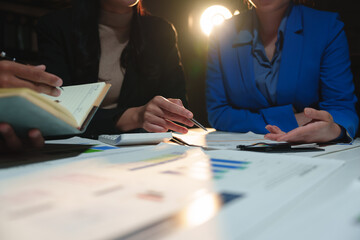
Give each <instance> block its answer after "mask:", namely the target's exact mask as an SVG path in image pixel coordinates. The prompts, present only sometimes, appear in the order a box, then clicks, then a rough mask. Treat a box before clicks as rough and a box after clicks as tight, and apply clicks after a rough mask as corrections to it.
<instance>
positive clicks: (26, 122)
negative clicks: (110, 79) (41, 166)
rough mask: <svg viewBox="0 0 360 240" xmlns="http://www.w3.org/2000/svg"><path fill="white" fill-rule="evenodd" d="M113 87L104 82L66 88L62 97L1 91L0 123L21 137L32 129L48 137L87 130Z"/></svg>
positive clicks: (26, 90) (31, 92)
mask: <svg viewBox="0 0 360 240" xmlns="http://www.w3.org/2000/svg"><path fill="white" fill-rule="evenodd" d="M109 88H110V84H105V83H104V82H98V83H89V84H82V85H75V86H67V87H63V89H64V90H63V91H62V93H61V95H60V96H59V97H51V96H48V95H45V94H39V93H37V92H35V91H32V90H30V89H25V88H4V89H0V109H1V114H0V122H5V123H9V124H10V125H11V126H12V127H13V128H14V130H15V132H16V133H17V134H18V135H19V136H24V135H26V134H27V132H28V131H29V130H30V129H32V128H37V129H39V130H40V131H41V133H42V134H43V136H44V137H47V136H59V135H72V134H79V133H81V132H83V131H85V129H86V127H87V125H88V124H89V122H90V120H91V118H92V117H93V115H94V114H95V112H96V110H97V109H98V107H99V106H100V104H101V102H102V100H103V99H104V97H105V95H106V93H107V92H108V90H109Z"/></svg>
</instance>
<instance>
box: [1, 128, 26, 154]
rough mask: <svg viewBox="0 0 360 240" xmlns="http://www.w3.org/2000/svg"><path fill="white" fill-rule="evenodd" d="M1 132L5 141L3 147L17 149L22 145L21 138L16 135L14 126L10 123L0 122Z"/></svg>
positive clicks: (10, 149)
mask: <svg viewBox="0 0 360 240" xmlns="http://www.w3.org/2000/svg"><path fill="white" fill-rule="evenodd" d="M0 134H1V135H2V138H3V139H4V143H5V146H4V147H3V148H5V149H7V150H9V151H16V150H19V149H20V148H21V147H22V142H21V140H20V139H19V138H18V137H17V136H16V134H15V132H14V130H13V128H12V127H11V126H10V125H9V124H7V123H0Z"/></svg>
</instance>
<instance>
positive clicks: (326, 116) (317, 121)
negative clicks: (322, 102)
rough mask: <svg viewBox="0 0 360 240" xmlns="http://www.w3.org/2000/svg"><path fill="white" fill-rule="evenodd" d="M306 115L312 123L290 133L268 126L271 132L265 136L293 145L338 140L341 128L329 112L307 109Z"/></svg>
mask: <svg viewBox="0 0 360 240" xmlns="http://www.w3.org/2000/svg"><path fill="white" fill-rule="evenodd" d="M304 115H305V117H306V118H309V119H311V121H310V122H309V123H308V124H306V125H304V126H300V127H298V128H296V129H294V130H292V131H290V132H288V133H285V132H283V131H282V130H281V129H280V128H278V127H277V126H272V125H267V126H266V129H267V130H268V131H269V132H270V133H268V134H266V135H265V138H266V139H269V140H274V141H284V142H292V143H312V142H318V143H319V142H328V141H331V140H334V139H336V138H337V137H339V136H340V134H341V128H340V126H339V125H337V124H336V123H334V120H333V118H332V116H331V114H330V113H328V112H327V111H321V110H316V109H313V108H305V110H304Z"/></svg>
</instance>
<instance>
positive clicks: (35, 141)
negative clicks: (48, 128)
mask: <svg viewBox="0 0 360 240" xmlns="http://www.w3.org/2000/svg"><path fill="white" fill-rule="evenodd" d="M28 136H29V141H30V144H31V146H32V147H35V148H41V147H43V146H44V141H45V140H44V137H43V136H42V134H41V132H40V131H39V130H38V129H31V130H30V131H29V133H28Z"/></svg>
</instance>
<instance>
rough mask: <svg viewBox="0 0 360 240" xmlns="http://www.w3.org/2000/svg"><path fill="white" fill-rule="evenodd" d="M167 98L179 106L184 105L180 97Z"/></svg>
mask: <svg viewBox="0 0 360 240" xmlns="http://www.w3.org/2000/svg"><path fill="white" fill-rule="evenodd" d="M167 100H169V101H170V102H172V103H175V104H177V105H179V106H182V107H184V104H183V103H182V101H181V100H180V99H177V98H168V99H167Z"/></svg>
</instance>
